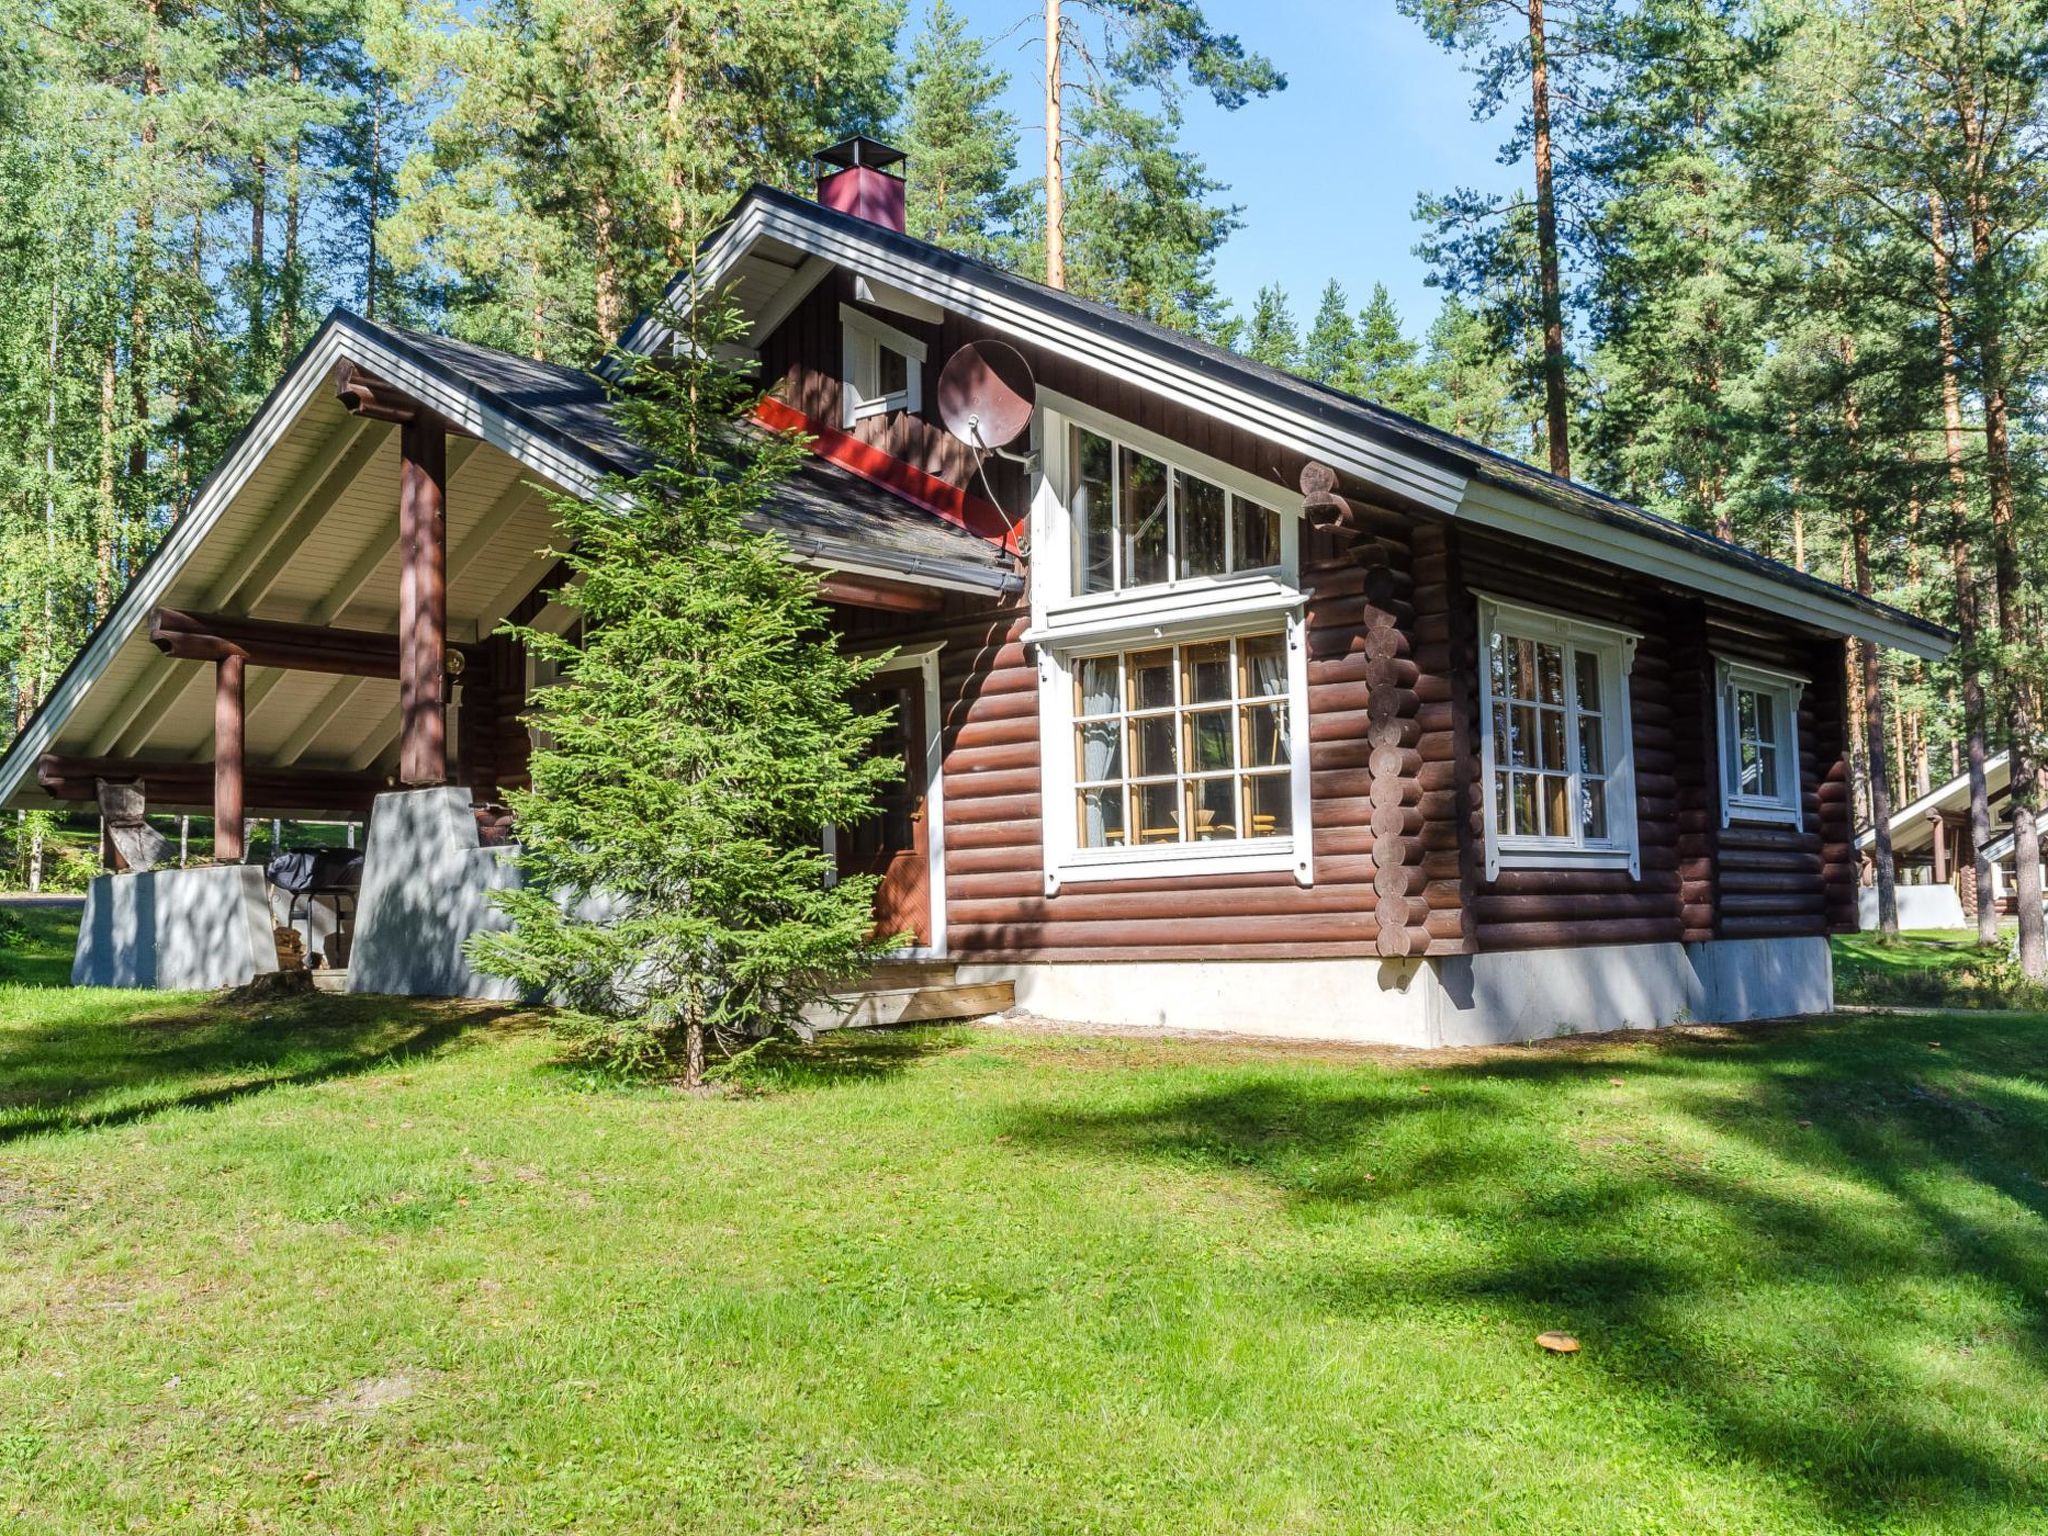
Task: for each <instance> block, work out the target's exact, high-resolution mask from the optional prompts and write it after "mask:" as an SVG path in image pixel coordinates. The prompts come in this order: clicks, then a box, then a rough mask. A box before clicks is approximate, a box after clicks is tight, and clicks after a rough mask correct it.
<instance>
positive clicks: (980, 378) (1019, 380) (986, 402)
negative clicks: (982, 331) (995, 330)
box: [939, 341, 1038, 453]
mask: <svg viewBox="0 0 2048 1536" xmlns="http://www.w3.org/2000/svg"><path fill="white" fill-rule="evenodd" d="M1037 399H1038V386H1037V385H1036V384H1035V383H1033V382H1032V378H1031V365H1030V364H1028V363H1026V362H1025V361H1024V357H1023V354H1022V353H1020V352H1019V351H1018V350H1017V349H1016V348H1015V347H1013V346H1011V345H1009V344H1008V343H1007V342H1001V341H970V342H968V343H967V344H966V345H965V346H963V347H962V348H960V350H959V351H957V352H955V353H954V354H953V355H952V356H951V357H949V358H947V359H946V366H945V367H944V368H943V369H941V370H940V372H939V419H940V420H941V421H943V422H945V424H946V430H947V431H948V432H951V433H952V434H953V435H954V436H955V437H957V438H959V439H960V441H961V442H963V443H965V444H967V445H968V446H969V447H970V448H974V449H977V450H980V451H981V452H984V453H985V452H987V451H989V450H990V449H994V448H1001V447H1002V446H1004V445H1005V444H1006V443H1012V442H1015V441H1016V440H1017V438H1018V436H1019V435H1020V434H1021V433H1022V432H1023V431H1024V429H1025V428H1026V427H1028V426H1030V425H1031V411H1032V408H1033V406H1034V404H1035V403H1036V401H1037Z"/></svg>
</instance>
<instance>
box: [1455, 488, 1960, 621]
mask: <svg viewBox="0 0 2048 1536" xmlns="http://www.w3.org/2000/svg"><path fill="white" fill-rule="evenodd" d="M1458 516H1459V517H1460V518H1461V519H1463V520H1464V521H1466V522H1470V523H1476V524H1477V525H1479V526H1480V527H1482V528H1497V529H1499V530H1500V531H1501V532H1503V533H1512V534H1517V535H1519V536H1520V537H1522V538H1525V539H1530V540H1533V541H1535V542H1537V543H1540V544H1551V545H1556V546H1558V547H1559V548H1563V549H1572V550H1578V551H1581V552H1583V553H1585V554H1587V555H1591V556H1592V557H1594V558H1595V559H1600V560H1606V561H1610V562H1611V563H1613V564H1615V565H1619V566H1622V567H1624V568H1626V569H1628V570H1633V571H1640V572H1642V573H1643V574H1644V575H1646V576H1655V577H1660V578H1662V579H1663V580H1666V581H1670V582H1672V583H1674V584H1676V585H1678V586H1682V587H1689V588H1691V589H1692V590H1694V591H1696V592H1709V593H1712V594H1713V595H1714V596H1716V597H1725V598H1727V599H1729V600H1730V601H1731V602H1738V603H1742V604H1744V605H1745V606H1747V607H1751V608H1763V609H1767V610H1768V611H1770V612H1772V613H1775V614H1779V615H1782V616H1783V617H1785V618H1788V619H1794V620H1797V621H1799V622H1802V623H1806V624H1811V625H1813V626H1814V627H1815V628H1817V629H1824V630H1827V631H1829V632H1831V633H1834V634H1843V635H1855V636H1857V637H1858V638H1860V639H1864V640H1875V641H1876V642H1877V643H1878V644H1880V645H1888V646H1891V647H1893V648H1894V649H1897V650H1901V651H1904V652H1906V653H1907V654H1908V655H1911V656H1919V657H1922V658H1925V659H1927V660H1938V659H1939V658H1941V657H1943V656H1946V655H1947V654H1948V653H1949V652H1950V651H1951V650H1953V649H1954V648H1955V646H1954V642H1952V641H1948V640H1944V639H1942V638H1941V637H1940V636H1938V635H1930V634H1928V633H1926V632H1925V631H1924V630H1921V629H1918V628H1916V627H1914V626H1912V625H1909V624H1904V623H1899V622H1896V621H1894V620H1891V619H1888V618H1886V617H1884V616H1883V615H1882V614H1875V613H1870V612H1868V611H1866V610H1864V609H1862V608H1859V607H1858V606H1857V605H1856V604H1854V603H1849V602H1843V601H1841V600H1839V599H1836V598H1831V597H1829V596H1827V595H1826V594H1825V593H1821V592H1813V591H1809V590H1807V589H1806V588H1804V587H1801V586H1795V585H1793V584H1792V583H1790V582H1783V583H1780V582H1765V581H1761V580H1759V579H1758V578H1757V577H1755V576H1751V575H1748V574H1746V573H1744V572H1742V571H1739V570H1737V569H1735V568H1734V567H1732V566H1730V565H1727V564H1724V563H1723V562H1721V561H1719V560H1716V559H1715V558H1714V557H1713V556H1711V555H1708V554H1705V553H1700V554H1694V553H1692V552H1690V551H1688V550H1684V549H1680V548H1677V547H1675V546H1673V545H1671V544H1667V543H1666V542H1664V541H1663V540H1662V539H1658V538H1654V537H1652V536H1651V535H1649V534H1643V533H1633V532H1630V531H1629V530H1627V529H1625V528H1616V527H1614V526H1612V525H1610V524H1607V523H1603V522H1600V521H1599V520H1598V519H1595V518H1591V517H1585V516H1581V515H1580V514H1578V513H1575V512H1566V511H1561V510H1560V509H1558V508H1556V507H1550V506H1546V505H1544V503H1542V502H1540V501H1537V500H1535V499H1534V498H1533V497H1528V496H1521V495H1517V494H1516V493H1515V492H1513V491H1509V490H1504V489H1503V488H1501V487H1499V486H1495V485H1488V484H1485V483H1484V482H1482V481H1477V480H1475V481H1473V482H1472V483H1471V484H1470V485H1469V486H1468V487H1467V488H1466V491H1465V499H1464V501H1463V502H1462V503H1461V504H1460V505H1459V507H1458Z"/></svg>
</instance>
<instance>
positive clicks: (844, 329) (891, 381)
mask: <svg viewBox="0 0 2048 1536" xmlns="http://www.w3.org/2000/svg"><path fill="white" fill-rule="evenodd" d="M839 332H840V338H841V359H840V375H839V380H840V401H841V409H840V421H839V425H840V427H841V428H842V429H843V430H848V431H850V430H852V428H853V424H854V423H855V422H857V421H865V420H866V419H867V418H868V417H870V416H886V415H888V414H889V413H890V412H891V411H909V412H911V413H912V414H913V415H914V414H916V413H917V412H918V411H920V410H922V409H924V360H925V344H924V343H923V342H922V341H919V340H918V339H917V338H916V337H915V336H912V335H910V334H909V333H908V332H907V331H902V330H898V329H897V328H896V327H895V326H893V325H890V324H889V323H888V322H887V321H886V320H877V319H876V318H875V317H874V316H873V315H870V314H868V313H867V312H866V311H864V310H859V309H855V308H854V307H853V306H852V305H851V304H841V305H840V306H839Z"/></svg>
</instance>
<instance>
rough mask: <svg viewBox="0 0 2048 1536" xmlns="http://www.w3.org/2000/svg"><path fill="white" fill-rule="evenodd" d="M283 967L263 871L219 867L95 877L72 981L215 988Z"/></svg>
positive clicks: (180, 988)
mask: <svg viewBox="0 0 2048 1536" xmlns="http://www.w3.org/2000/svg"><path fill="white" fill-rule="evenodd" d="M276 969H277V940H276V938H275V936H274V934H273V933H272V931H271V925H270V903H269V900H268V898H267V894H266V892H265V889H264V882H263V871H262V870H261V869H259V868H258V867H257V866H256V865H254V864H215V865H206V866H203V867H199V868H193V869H153V870H149V871H146V872H144V873H141V874H121V875H101V876H100V877H99V878H98V879H96V880H94V881H93V883H92V889H91V890H90V891H88V892H87V893H86V898H85V913H84V916H83V918H82V919H81V920H80V923H79V928H78V949H77V952H76V953H75V954H74V955H73V957H72V961H71V984H72V985H73V986H75V987H162V988H166V989H170V990H177V991H212V990H214V989H215V988H219V987H239V986H241V985H242V984H243V983H245V982H247V981H249V980H251V979H252V978H254V977H256V976H259V975H263V974H266V973H268V972H271V971H274V970H276Z"/></svg>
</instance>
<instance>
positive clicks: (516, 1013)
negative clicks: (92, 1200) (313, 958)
mask: <svg viewBox="0 0 2048 1536" xmlns="http://www.w3.org/2000/svg"><path fill="white" fill-rule="evenodd" d="M38 1012H39V1014H40V1015H41V1017H40V1018H39V1019H38V1021H37V1022H35V1023H32V1024H27V1025H19V1026H16V1027H14V1028H11V1029H8V1030H5V1031H0V1144H5V1143H7V1142H10V1141H18V1140H21V1139H23V1138H26V1137H31V1136H43V1135H50V1134H54V1133H61V1132H66V1131H79V1130H92V1129H97V1128H101V1127H106V1126H116V1125H126V1124H131V1123H133V1122H135V1121H139V1120H145V1119H149V1118H152V1117H154V1116H156V1115H160V1114H163V1113H165V1112H167V1111H170V1110H176V1109H207V1108H216V1107H218V1106H220V1105H223V1104H230V1103H233V1102H234V1101H236V1100H238V1099H243V1098H247V1097H249V1096H251V1095H253V1094H258V1093H263V1092H267V1091H268V1090H270V1089H273V1088H281V1087H289V1086H295V1085H302V1084H307V1083H318V1082H324V1081H327V1080H329V1079H332V1078H338V1077H346V1076H350V1075H353V1074H356V1073H361V1072H366V1071H370V1070H373V1069H380V1068H385V1067H389V1066H393V1065H398V1064H402V1063H404V1062H407V1061H414V1060H420V1059H423V1058H425V1057H428V1056H432V1055H435V1054H438V1053H440V1052H443V1051H445V1050H447V1049H449V1048H450V1047H452V1046H454V1045H455V1044H456V1043H457V1042H459V1041H460V1040H461V1039H463V1037H465V1036H468V1035H471V1034H473V1033H475V1032H477V1031H479V1030H483V1029H488V1028H494V1027H505V1026H506V1025H508V1024H509V1023H510V1022H512V1021H513V1020H515V1019H516V1018H518V1017H520V1010H518V1009H515V1008H512V1007H508V1006H504V1005H479V1004H475V1003H464V1002H452V1001H440V1000H425V999H413V998H395V997H349V996H330V995H322V994H315V995H313V996H308V997H295V998H283V999H277V1000H274V1001H269V1002H257V1003H244V1002H227V1001H223V1000H222V999H220V998H201V999H197V1000H194V1001H190V1002H168V1003H164V1004H161V1005H156V1006H151V1005H148V1004H144V1005H142V1006H141V1007H137V1006H135V1005H133V1004H132V1003H127V1002H126V1000H124V999H122V998H121V997H120V996H119V995H118V994H106V993H98V992H92V991H83V990H82V991H78V992H66V993H62V994H56V995H53V996H52V997H51V998H50V999H48V1000H47V1001H45V1002H43V1003H42V1004H41V1005H40V1007H39V1009H38Z"/></svg>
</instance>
